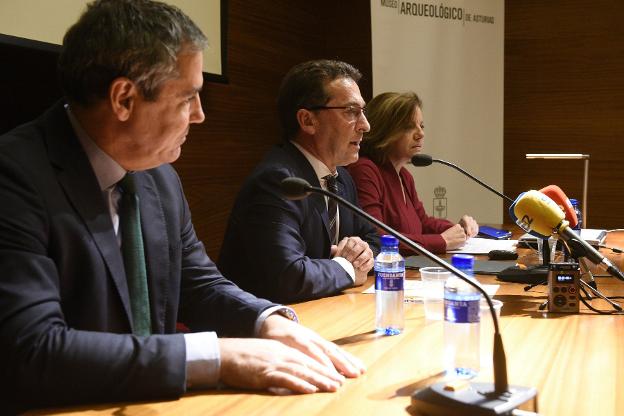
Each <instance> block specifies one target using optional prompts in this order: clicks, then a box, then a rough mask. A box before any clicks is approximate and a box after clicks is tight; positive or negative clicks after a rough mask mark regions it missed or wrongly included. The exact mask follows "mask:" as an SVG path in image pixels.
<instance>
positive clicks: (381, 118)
mask: <svg viewBox="0 0 624 416" xmlns="http://www.w3.org/2000/svg"><path fill="white" fill-rule="evenodd" d="M416 108H422V101H421V100H420V98H419V97H418V95H416V93H415V92H411V91H410V92H404V93H398V92H384V93H382V94H379V95H377V96H376V97H375V98H373V99H372V100H371V101H370V102H369V103H368V104H367V105H366V118H367V119H368V122H369V123H370V126H371V128H370V131H369V132H367V133H364V137H363V138H362V145H361V149H360V154H361V155H362V156H366V157H368V158H369V159H371V160H372V161H373V162H375V163H377V164H383V163H386V162H387V161H388V153H389V151H390V149H391V148H392V145H393V144H394V143H395V142H396V141H397V140H399V138H400V137H401V134H402V133H403V132H405V131H407V130H410V129H413V128H414V127H416V126H414V121H413V120H412V118H413V115H414V111H415V110H416Z"/></svg>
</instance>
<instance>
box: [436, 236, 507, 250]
mask: <svg viewBox="0 0 624 416" xmlns="http://www.w3.org/2000/svg"><path fill="white" fill-rule="evenodd" d="M517 245H518V240H492V239H490V238H480V237H472V238H471V239H470V240H468V241H466V244H464V245H463V246H461V247H459V248H458V249H455V250H449V251H447V253H464V254H487V253H489V252H490V251H492V250H509V251H515V250H516V246H517Z"/></svg>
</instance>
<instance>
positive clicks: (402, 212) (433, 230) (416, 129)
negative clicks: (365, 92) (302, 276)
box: [348, 92, 479, 253]
mask: <svg viewBox="0 0 624 416" xmlns="http://www.w3.org/2000/svg"><path fill="white" fill-rule="evenodd" d="M421 108H422V101H421V100H420V98H419V97H418V95H416V94H415V93H414V92H406V93H396V92H385V93H382V94H379V95H378V96H376V97H375V98H373V99H372V100H371V101H370V102H369V103H368V105H367V106H366V117H367V118H368V121H369V123H370V125H371V130H370V131H369V132H368V133H365V134H364V138H363V139H362V143H361V150H360V158H359V160H358V161H357V162H356V163H354V164H352V165H350V166H349V167H348V169H349V173H351V176H352V177H353V180H354V181H355V184H356V186H357V190H358V195H359V202H360V205H361V206H362V208H363V209H364V210H366V212H368V213H369V214H371V215H372V216H374V217H375V218H377V219H379V220H380V221H383V222H384V223H386V224H388V225H389V226H390V227H392V228H394V229H396V230H397V231H399V232H401V233H402V234H404V235H405V236H407V237H409V238H410V239H412V240H414V241H416V242H417V243H419V244H420V245H422V246H424V247H425V248H426V249H427V250H429V251H432V252H434V253H444V252H445V251H446V250H452V249H455V248H457V247H460V246H461V245H463V244H464V242H465V241H466V240H467V239H468V238H470V237H474V236H475V235H476V234H477V232H478V231H479V225H478V224H477V222H476V221H475V220H474V219H473V218H472V217H470V216H468V215H464V216H462V218H461V219H460V220H459V223H458V224H453V223H452V222H450V221H447V220H445V219H440V218H434V217H431V216H429V215H427V213H426V212H425V209H424V207H423V204H422V202H421V201H420V200H419V199H418V194H417V193H416V188H415V186H414V178H413V177H412V175H411V174H410V173H409V171H408V170H407V169H406V168H405V165H407V164H408V163H409V162H410V160H411V159H412V157H413V156H414V155H416V154H417V153H420V152H421V150H422V147H423V141H424V138H425V132H424V128H425V126H424V123H423V114H422V110H421Z"/></svg>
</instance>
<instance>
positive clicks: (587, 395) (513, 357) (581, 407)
mask: <svg viewBox="0 0 624 416" xmlns="http://www.w3.org/2000/svg"><path fill="white" fill-rule="evenodd" d="M607 245H610V246H615V247H624V233H613V234H610V235H609V237H608V239H607ZM519 253H520V261H521V262H522V261H526V262H529V263H530V262H531V261H533V262H535V261H536V256H537V255H536V254H535V252H534V251H532V250H528V249H520V250H519ZM603 253H604V254H605V255H607V254H608V253H607V251H604V250H603ZM608 257H609V258H611V260H612V261H613V262H614V263H616V264H617V265H618V267H619V268H620V269H623V270H624V255H623V254H608ZM408 277H411V278H418V273H417V272H415V271H412V272H408ZM478 279H479V280H480V281H481V282H483V283H496V284H500V288H499V290H498V292H497V294H496V296H495V299H499V300H501V301H502V302H503V304H504V305H503V308H502V312H501V331H502V335H503V341H504V345H505V350H506V354H507V367H508V375H509V382H510V384H515V385H520V386H532V387H535V388H537V390H538V403H539V411H540V414H542V415H552V416H555V415H557V416H559V415H601V416H608V415H624V394H622V390H621V389H624V387H622V386H624V316H622V315H598V314H596V313H594V312H591V311H589V310H588V309H587V308H585V307H584V306H583V305H581V309H582V310H581V313H580V314H578V315H554V314H548V313H545V312H541V311H539V310H538V306H539V305H540V304H541V303H542V302H543V301H544V300H545V299H546V297H547V288H546V286H538V287H537V288H535V289H533V290H531V291H529V292H525V291H524V286H525V285H524V284H519V283H504V282H498V281H496V280H495V278H494V277H492V276H478ZM596 281H597V283H598V288H599V289H600V290H601V291H602V292H603V293H604V294H605V295H607V296H623V295H624V282H621V281H618V280H616V279H615V278H612V277H606V276H605V277H596ZM371 284H373V279H372V278H369V281H368V282H367V284H366V285H365V286H364V288H366V287H368V286H370V285H371ZM362 291H363V288H356V289H351V290H349V291H347V292H346V293H345V294H342V295H340V296H334V297H331V298H325V299H319V300H315V301H310V302H304V303H299V304H295V305H292V306H293V308H294V309H295V310H296V311H297V314H298V315H299V318H300V320H301V322H302V323H303V324H304V325H306V326H308V327H310V328H312V329H314V330H315V331H317V332H319V333H320V334H321V335H323V336H324V337H326V338H328V339H330V340H333V341H335V342H336V343H337V344H339V345H341V346H342V347H343V348H345V349H346V350H348V351H350V352H351V353H353V354H355V355H356V356H358V357H360V358H361V359H362V360H363V361H364V363H365V364H366V366H367V368H368V371H367V373H366V374H365V375H363V376H362V377H359V378H357V379H352V380H347V382H346V383H345V385H344V386H343V387H342V388H341V389H340V390H339V391H338V392H336V393H320V394H312V395H293V396H273V395H271V394H268V393H263V392H241V391H235V390H219V391H208V392H202V393H190V394H187V395H185V396H184V397H182V398H181V399H179V400H175V401H163V402H139V403H110V404H104V405H91V406H81V407H75V408H64V409H47V410H45V411H37V412H31V413H29V414H31V415H39V414H53V415H73V414H90V415H124V416H130V415H136V416H156V415H358V416H363V415H390V414H393V415H401V414H407V411H406V408H407V407H408V406H409V404H410V395H411V394H412V393H413V392H414V390H416V389H417V388H421V387H425V386H427V385H429V384H430V383H432V382H436V381H439V380H440V374H441V371H442V357H441V349H442V338H443V333H442V332H443V331H442V328H443V324H442V322H440V321H427V320H426V319H425V317H424V310H423V305H422V304H421V303H407V304H406V328H405V331H404V333H403V334H401V335H398V336H392V337H384V336H379V335H376V334H375V333H374V331H373V327H374V316H375V297H374V295H370V294H363V293H361V292H362ZM592 305H593V306H594V307H596V308H598V309H604V310H607V309H608V308H607V307H606V306H607V305H606V304H605V302H604V301H602V300H594V301H593V302H592ZM485 341H487V342H490V339H489V338H488V339H487V340H485ZM478 380H479V381H492V373H491V369H488V370H484V371H483V372H482V373H481V374H480V376H479V378H478Z"/></svg>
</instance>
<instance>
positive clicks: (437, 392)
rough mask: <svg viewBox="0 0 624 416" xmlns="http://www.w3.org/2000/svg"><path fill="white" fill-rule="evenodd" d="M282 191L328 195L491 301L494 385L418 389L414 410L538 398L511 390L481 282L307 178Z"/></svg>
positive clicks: (492, 408) (506, 406) (495, 405)
mask: <svg viewBox="0 0 624 416" xmlns="http://www.w3.org/2000/svg"><path fill="white" fill-rule="evenodd" d="M281 190H282V193H283V195H284V196H285V197H286V198H288V199H291V200H300V199H303V198H305V197H306V196H308V195H309V194H310V193H312V192H314V193H319V194H322V195H325V196H326V197H328V198H331V199H333V200H335V201H336V202H337V203H339V204H341V205H342V206H344V207H346V208H348V209H349V210H351V211H352V212H353V213H355V214H356V215H358V216H360V217H362V218H364V219H366V220H367V221H369V222H370V223H372V224H374V225H376V226H377V227H379V228H381V229H383V230H384V231H386V232H387V233H389V234H391V235H393V236H395V237H396V238H397V239H398V240H399V241H401V242H403V243H405V244H406V245H407V246H408V247H409V248H411V249H413V250H414V251H417V252H418V253H420V254H422V255H423V256H425V257H427V258H429V259H430V260H432V261H433V262H435V263H436V264H438V265H439V266H441V267H443V268H444V269H446V270H449V271H450V272H452V273H454V274H455V275H457V276H459V278H460V279H462V280H464V281H465V282H467V283H468V284H470V285H471V286H473V287H474V288H476V289H477V290H478V291H479V292H480V293H481V294H482V295H483V297H484V299H485V300H486V301H487V303H488V306H489V308H490V314H491V315H492V321H493V323H494V348H493V353H492V360H493V371H494V384H493V385H492V383H468V384H467V387H466V388H465V389H463V390H460V391H449V390H447V386H446V383H436V384H434V385H432V386H430V387H427V388H424V389H421V390H418V391H417V392H416V393H414V394H413V395H412V407H413V408H414V409H415V410H418V411H421V412H423V413H427V414H429V415H448V414H454V415H474V414H503V413H507V412H510V411H511V410H513V409H516V408H518V407H519V406H521V405H522V404H524V403H526V402H528V401H529V400H532V399H534V398H535V396H536V395H537V390H536V389H535V388H532V387H520V386H511V388H510V386H509V384H508V382H507V361H506V358H505V349H504V347H503V338H502V336H501V333H500V330H499V325H498V318H497V317H496V313H495V312H494V305H493V303H492V299H491V298H490V296H489V295H488V294H487V293H486V292H485V290H484V289H483V287H482V286H481V285H480V284H479V283H476V282H474V281H472V280H471V279H470V278H468V276H466V274H464V273H463V272H462V271H460V270H459V269H457V268H455V267H454V266H452V265H450V264H448V263H446V262H445V261H444V260H442V259H441V258H440V257H438V256H436V255H435V254H433V253H431V252H430V251H428V250H427V249H425V248H424V247H422V246H420V245H418V244H416V243H415V242H414V241H412V240H410V239H409V238H407V237H405V236H404V235H403V234H401V233H399V232H398V231H396V230H394V229H393V228H391V227H389V226H388V225H386V224H384V223H383V222H381V221H379V220H378V219H376V218H374V217H372V216H371V215H369V214H368V213H366V212H365V211H363V210H362V209H361V208H359V207H358V206H356V205H354V204H352V203H351V202H349V201H347V200H346V199H344V198H342V197H340V196H338V195H336V194H334V193H333V192H329V191H327V190H325V189H323V188H320V187H317V186H312V185H310V184H309V183H308V182H307V181H305V180H304V179H301V178H297V177H290V178H286V179H284V180H282V182H281ZM492 412H496V413H492Z"/></svg>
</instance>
